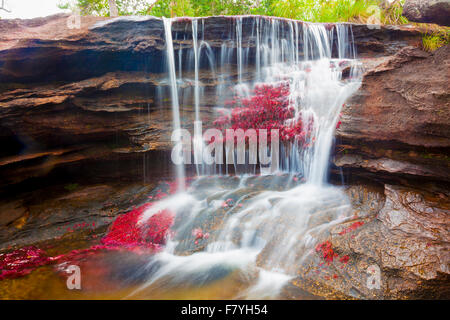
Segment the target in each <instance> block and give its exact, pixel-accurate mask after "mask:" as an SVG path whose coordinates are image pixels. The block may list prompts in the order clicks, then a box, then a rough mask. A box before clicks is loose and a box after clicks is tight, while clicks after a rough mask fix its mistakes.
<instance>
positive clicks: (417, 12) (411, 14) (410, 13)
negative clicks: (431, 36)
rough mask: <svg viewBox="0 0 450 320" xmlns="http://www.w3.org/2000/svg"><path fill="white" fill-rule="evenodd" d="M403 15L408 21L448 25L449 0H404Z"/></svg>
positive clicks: (449, 24)
mask: <svg viewBox="0 0 450 320" xmlns="http://www.w3.org/2000/svg"><path fill="white" fill-rule="evenodd" d="M403 15H404V16H405V17H406V18H408V19H409V20H410V21H414V22H425V23H436V24H440V25H442V26H450V1H449V0H406V1H405V4H404V5H403Z"/></svg>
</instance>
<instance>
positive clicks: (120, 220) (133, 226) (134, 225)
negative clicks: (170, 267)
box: [101, 203, 174, 247]
mask: <svg viewBox="0 0 450 320" xmlns="http://www.w3.org/2000/svg"><path fill="white" fill-rule="evenodd" d="M150 207H151V204H150V203H147V204H144V205H142V206H141V207H139V208H136V209H134V210H132V211H130V212H128V213H126V214H124V215H122V216H119V217H117V219H116V220H115V221H114V223H113V225H112V226H111V228H110V230H109V232H108V234H107V235H106V236H105V237H104V238H103V239H102V240H101V242H102V244H104V245H107V246H125V247H153V246H154V245H161V244H165V237H166V234H167V232H168V230H169V229H170V227H171V226H172V224H173V219H174V215H173V214H172V213H171V212H170V211H169V210H162V211H160V212H158V213H157V214H155V215H153V216H151V217H150V218H149V219H148V220H147V221H145V222H142V223H139V220H140V218H141V217H142V214H143V213H144V211H145V210H147V209H149V208H150Z"/></svg>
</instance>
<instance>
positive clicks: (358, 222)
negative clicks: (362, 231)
mask: <svg viewBox="0 0 450 320" xmlns="http://www.w3.org/2000/svg"><path fill="white" fill-rule="evenodd" d="M362 225H364V222H363V221H357V222H354V223H352V224H351V225H350V226H349V227H347V228H344V229H343V230H342V231H341V232H339V235H340V236H343V235H344V234H346V233H349V232H351V231H354V230H356V229H358V228H359V227H361V226H362Z"/></svg>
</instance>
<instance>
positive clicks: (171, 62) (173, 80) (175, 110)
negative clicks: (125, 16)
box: [163, 18, 185, 190]
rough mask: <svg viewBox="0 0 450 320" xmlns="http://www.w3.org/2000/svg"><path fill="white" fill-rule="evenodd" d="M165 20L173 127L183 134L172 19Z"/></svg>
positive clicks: (181, 186) (181, 170) (180, 171)
mask: <svg viewBox="0 0 450 320" xmlns="http://www.w3.org/2000/svg"><path fill="white" fill-rule="evenodd" d="M163 22H164V32H165V37H166V53H167V65H168V69H169V70H168V73H169V79H170V92H171V96H172V118H173V129H174V132H178V133H179V134H181V131H180V130H181V121H180V105H179V102H178V86H177V76H176V71H175V57H174V50H173V41H172V20H171V19H166V18H163ZM174 138H175V142H176V143H181V137H180V135H176V136H175V137H174ZM176 171H177V180H178V189H179V190H184V185H185V183H184V180H185V178H184V166H183V165H182V164H178V165H176Z"/></svg>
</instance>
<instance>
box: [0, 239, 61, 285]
mask: <svg viewBox="0 0 450 320" xmlns="http://www.w3.org/2000/svg"><path fill="white" fill-rule="evenodd" d="M53 261H55V258H51V257H47V256H46V254H45V252H44V251H43V250H41V249H39V248H37V247H35V246H30V247H24V248H20V249H17V250H14V251H12V252H9V253H0V280H3V279H5V278H17V277H21V276H25V275H27V274H29V273H31V272H32V271H33V270H34V269H36V268H37V267H40V266H44V265H46V264H49V263H52V262H53Z"/></svg>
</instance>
